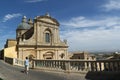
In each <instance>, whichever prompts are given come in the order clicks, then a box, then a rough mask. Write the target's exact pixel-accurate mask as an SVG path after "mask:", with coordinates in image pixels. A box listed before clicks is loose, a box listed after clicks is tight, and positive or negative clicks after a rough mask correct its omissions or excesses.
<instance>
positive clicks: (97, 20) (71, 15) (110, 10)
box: [0, 0, 120, 51]
mask: <svg viewBox="0 0 120 80" xmlns="http://www.w3.org/2000/svg"><path fill="white" fill-rule="evenodd" d="M47 12H49V14H50V15H51V16H52V17H54V18H55V19H57V20H58V21H59V23H60V37H61V40H64V39H67V41H68V45H69V51H112V50H120V49H119V48H120V0H1V2H0V28H1V29H0V36H1V38H0V42H1V43H0V48H1V49H2V48H3V47H4V44H5V42H6V40H7V39H15V37H16V28H17V26H18V24H19V23H20V22H21V19H22V16H24V15H25V16H27V18H32V19H34V17H36V16H39V15H44V14H46V13H47Z"/></svg>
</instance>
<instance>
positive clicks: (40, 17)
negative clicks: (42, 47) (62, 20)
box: [37, 16, 59, 26]
mask: <svg viewBox="0 0 120 80" xmlns="http://www.w3.org/2000/svg"><path fill="white" fill-rule="evenodd" d="M37 20H40V21H43V22H46V23H51V24H55V25H58V26H59V23H58V21H57V20H56V19H54V18H52V17H48V16H39V17H37Z"/></svg>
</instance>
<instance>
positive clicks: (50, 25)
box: [6, 14, 68, 60]
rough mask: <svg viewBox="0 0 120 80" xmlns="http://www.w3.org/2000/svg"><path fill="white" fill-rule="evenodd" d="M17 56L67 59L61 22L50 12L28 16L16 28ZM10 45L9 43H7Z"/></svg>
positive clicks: (65, 42)
mask: <svg viewBox="0 0 120 80" xmlns="http://www.w3.org/2000/svg"><path fill="white" fill-rule="evenodd" d="M16 42H17V43H16V45H15V46H16V51H17V58H18V59H22V60H24V59H25V57H29V58H35V59H56V60H57V59H67V56H68V45H67V41H66V40H64V41H61V40H60V35H59V22H58V21H57V20H56V19H54V18H52V17H51V16H50V15H49V14H46V15H43V16H37V17H35V19H34V20H32V19H29V20H27V18H26V16H24V17H23V18H22V22H21V23H20V24H19V25H18V27H17V29H16ZM6 45H8V44H6Z"/></svg>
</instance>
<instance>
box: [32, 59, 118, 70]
mask: <svg viewBox="0 0 120 80" xmlns="http://www.w3.org/2000/svg"><path fill="white" fill-rule="evenodd" d="M34 68H39V69H43V70H57V71H64V72H88V71H120V60H97V61H95V60H94V61H93V60H91V61H90V60H34Z"/></svg>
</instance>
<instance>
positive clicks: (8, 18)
mask: <svg viewBox="0 0 120 80" xmlns="http://www.w3.org/2000/svg"><path fill="white" fill-rule="evenodd" d="M19 16H22V15H21V14H20V13H17V14H7V15H5V16H4V18H3V22H6V21H8V20H10V19H13V18H17V17H19Z"/></svg>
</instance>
